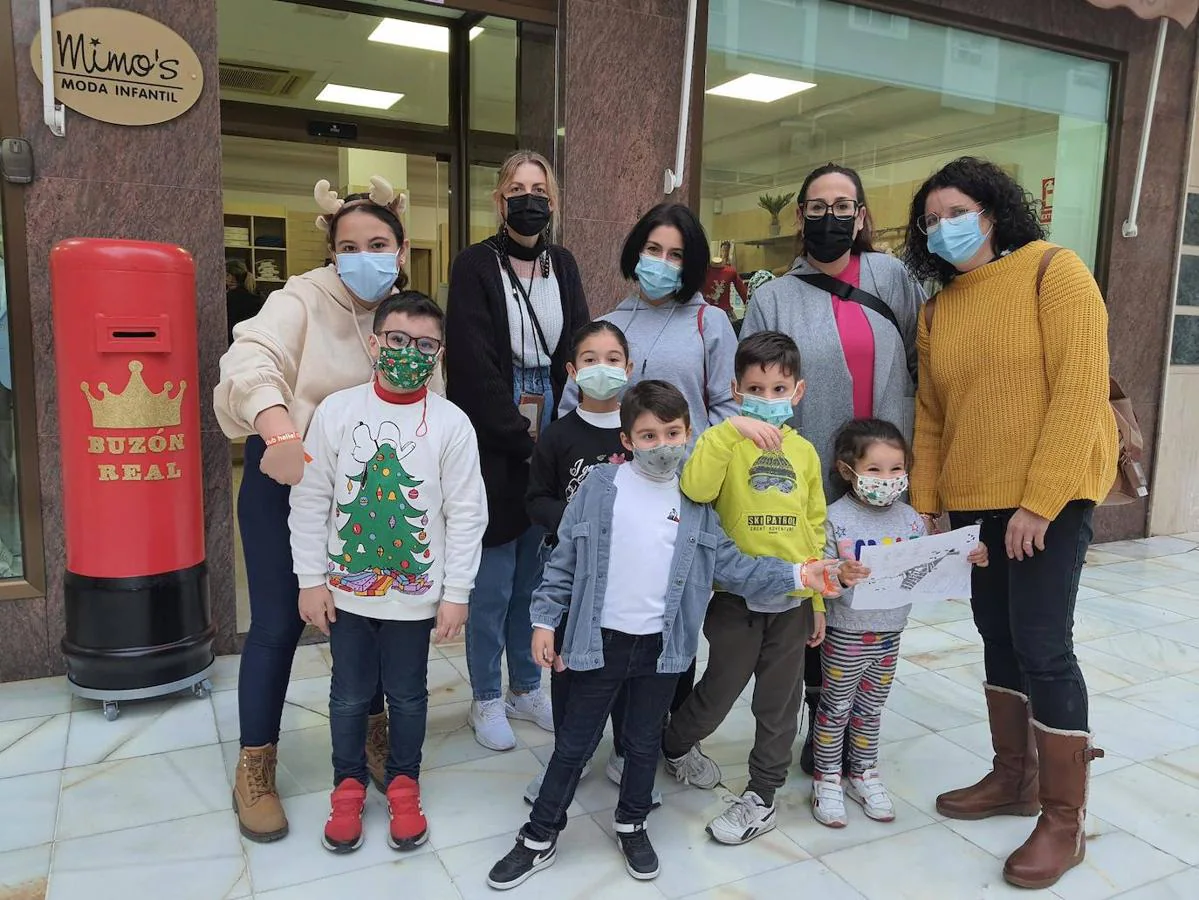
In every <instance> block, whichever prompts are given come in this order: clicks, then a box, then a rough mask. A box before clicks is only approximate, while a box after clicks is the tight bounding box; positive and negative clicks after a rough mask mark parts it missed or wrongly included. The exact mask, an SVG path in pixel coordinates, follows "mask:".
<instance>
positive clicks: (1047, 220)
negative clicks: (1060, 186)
mask: <svg viewBox="0 0 1199 900" xmlns="http://www.w3.org/2000/svg"><path fill="white" fill-rule="evenodd" d="M1056 182H1057V179H1056V178H1042V179H1041V224H1042V225H1049V224H1051V223H1052V222H1053V186H1054V184H1055V183H1056Z"/></svg>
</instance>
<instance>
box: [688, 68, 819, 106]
mask: <svg viewBox="0 0 1199 900" xmlns="http://www.w3.org/2000/svg"><path fill="white" fill-rule="evenodd" d="M814 87H816V85H815V84H813V83H812V82H810V81H793V80H792V79H790V78H775V77H774V76H773V75H758V74H757V73H755V72H750V73H749V74H748V75H742V76H741V77H740V78H734V79H733V80H732V81H726V82H725V83H724V84H718V85H717V86H716V87H714V88H708V90H707V91H706V93H709V94H713V95H715V96H717V97H732V98H733V99H734V100H751V101H753V102H754V103H773V102H774V101H775V100H782V99H783V98H784V97H790V96H792V95H793V94H798V93H800V92H801V91H806V90H810V89H811V88H814Z"/></svg>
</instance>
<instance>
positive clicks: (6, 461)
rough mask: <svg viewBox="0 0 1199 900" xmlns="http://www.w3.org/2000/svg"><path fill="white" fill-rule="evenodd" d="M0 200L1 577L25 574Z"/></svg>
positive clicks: (7, 291) (7, 293) (6, 276)
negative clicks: (18, 494)
mask: <svg viewBox="0 0 1199 900" xmlns="http://www.w3.org/2000/svg"><path fill="white" fill-rule="evenodd" d="M3 224H4V208H3V205H2V203H0V579H3V578H20V577H23V576H24V574H25V567H24V565H23V560H22V556H21V511H20V506H19V504H18V502H17V501H18V497H17V443H16V429H15V420H14V413H13V377H12V344H11V337H10V334H9V327H8V303H9V290H8V272H7V266H6V264H5V257H6V254H5V252H4V234H3Z"/></svg>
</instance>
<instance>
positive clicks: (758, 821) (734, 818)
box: [708, 791, 775, 844]
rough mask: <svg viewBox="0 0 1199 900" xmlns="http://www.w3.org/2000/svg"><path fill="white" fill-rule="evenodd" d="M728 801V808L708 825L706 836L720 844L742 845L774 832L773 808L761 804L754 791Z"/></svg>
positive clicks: (730, 798) (760, 799)
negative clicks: (710, 836) (708, 835)
mask: <svg viewBox="0 0 1199 900" xmlns="http://www.w3.org/2000/svg"><path fill="white" fill-rule="evenodd" d="M728 800H729V804H730V805H729V808H728V809H726V810H725V811H724V812H722V813H721V814H720V815H718V816H717V817H716V818H715V819H713V820H712V821H711V822H709V823H708V834H710V835H712V837H713V838H715V839H716V840H717V841H719V842H720V843H722V844H744V843H745V842H746V841H752V840H753V839H754V838H756V837H758V836H759V835H763V834H765V833H766V832H768V831H773V830H774V826H775V815H774V807H773V806H767V805H766V804H765V803H763V802H762V798H761V797H759V796H758V795H757V794H756V793H755V792H754V791H746V792H745V793H744V794H742V795H741V796H740V797H729V798H728Z"/></svg>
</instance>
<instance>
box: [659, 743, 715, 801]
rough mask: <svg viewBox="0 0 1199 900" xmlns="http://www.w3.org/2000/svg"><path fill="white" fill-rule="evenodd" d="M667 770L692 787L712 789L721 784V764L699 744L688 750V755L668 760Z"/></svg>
mask: <svg viewBox="0 0 1199 900" xmlns="http://www.w3.org/2000/svg"><path fill="white" fill-rule="evenodd" d="M666 771H667V772H669V773H670V774H671V775H673V776H674V777H675V778H676V779H678V780H679V781H681V782H683V784H689V785H691V786H692V787H697V788H703V789H704V790H706V791H710V790H712V788H714V787H716V785H718V784H720V766H718V765H716V762H715V761H714V760H712V759H711V758H710V757H707V756H704V752H703V751H702V750H700V749H699V744H696V745H695V746H693V747H692V748H691V749H690V750H688V751H687V755H686V756H680V757H678V758H677V759H669V758H667V760H666Z"/></svg>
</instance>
